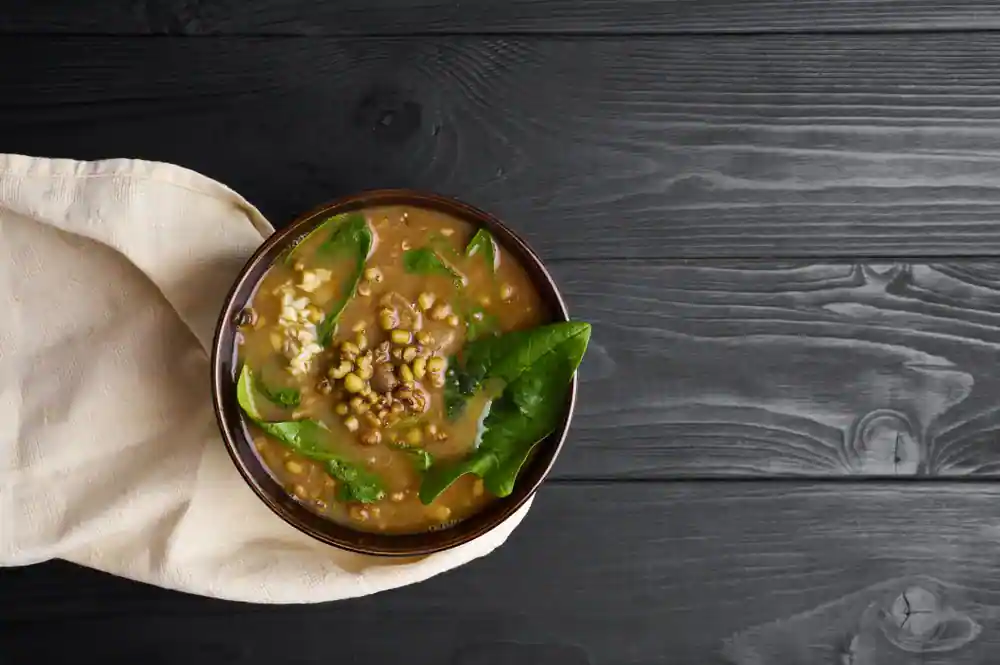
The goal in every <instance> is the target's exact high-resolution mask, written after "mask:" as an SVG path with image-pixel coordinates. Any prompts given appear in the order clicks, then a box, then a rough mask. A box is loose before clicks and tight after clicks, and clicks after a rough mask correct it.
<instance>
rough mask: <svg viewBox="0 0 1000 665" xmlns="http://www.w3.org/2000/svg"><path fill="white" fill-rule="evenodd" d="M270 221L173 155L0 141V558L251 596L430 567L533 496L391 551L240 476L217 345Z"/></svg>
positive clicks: (369, 585) (292, 593) (483, 549)
mask: <svg viewBox="0 0 1000 665" xmlns="http://www.w3.org/2000/svg"><path fill="white" fill-rule="evenodd" d="M271 232H272V228H271V226H270V224H269V223H268V222H267V220H266V219H264V217H263V216H262V215H261V214H260V212H259V211H258V210H257V209H256V208H254V206H252V205H251V204H249V203H248V202H247V201H246V200H245V199H243V198H242V197H241V196H239V195H238V194H236V193H235V192H233V191H232V190H230V189H229V188H227V187H225V186H224V185H222V184H220V183H218V182H215V181H213V180H211V179H209V178H206V177H205V176H202V175H200V174H198V173H195V172H193V171H190V170H187V169H184V168H181V167H177V166H173V165H170V164H162V163H153V162H145V161H141V160H127V159H114V160H106V161H97V162H78V161H73V160H65V159H40V158H31V157H25V156H20V155H0V261H2V267H0V298H2V299H3V300H2V301H3V315H2V316H0V422H3V423H5V424H6V426H5V427H4V428H0V565H8V566H9V565H24V564H29V563H34V562H39V561H44V560H46V559H50V558H63V559H67V560H70V561H74V562H76V563H79V564H82V565H85V566H90V567H93V568H97V569H100V570H104V571H106V572H109V573H112V574H116V575H121V576H124V577H129V578H132V579H136V580H141V581H144V582H149V583H151V584H156V585H159V586H163V587H167V588H172V589H178V590H183V591H187V592H191V593H196V594H201V595H207V596H214V597H219V598H227V599H234V600H242V601H249V602H317V601H325V600H335V599H340V598H348V597H353V596H359V595H365V594H368V593H373V592H377V591H381V590H385V589H390V588H394V587H398V586H403V585H406V584H411V583H414V582H418V581H421V580H423V579H426V578H428V577H431V576H433V575H435V574H437V573H439V572H442V571H445V570H449V569H451V568H454V567H456V566H458V565H461V564H463V563H465V562H467V561H469V560H471V559H474V558H477V557H479V556H482V555H484V554H486V553H488V552H490V551H492V550H493V549H494V548H496V547H497V546H498V545H500V544H501V543H502V542H503V541H504V540H505V539H506V538H507V536H508V535H509V534H510V532H511V531H512V530H513V529H514V528H515V527H516V525H517V524H518V523H519V522H520V520H521V519H522V518H523V517H524V515H525V514H526V513H527V510H528V508H529V506H525V507H523V508H522V509H521V510H520V511H518V513H517V514H516V515H514V516H513V517H511V518H510V519H509V520H508V521H507V522H505V523H504V524H503V525H501V526H499V527H497V528H496V529H494V530H493V531H492V532H490V533H489V534H486V535H485V536H483V537H481V538H479V539H477V540H476V541H473V542H471V543H468V544H466V545H463V546H461V547H458V548H455V549H453V550H450V551H447V552H441V553H438V554H434V555H431V556H427V557H421V558H415V559H408V560H397V559H383V558H377V557H367V556H363V555H358V554H353V553H348V552H343V551H340V550H336V549H334V548H331V547H329V546H326V545H323V544H320V543H318V542H316V541H313V540H312V539H310V538H308V537H306V536H304V535H302V534H300V533H299V532H298V531H296V530H295V529H293V528H292V527H290V526H288V525H286V524H285V523H284V522H283V521H281V520H280V519H279V518H278V517H277V516H275V515H273V514H272V513H271V512H270V511H269V510H268V509H267V508H266V507H265V506H264V505H263V504H262V503H261V502H260V501H259V500H258V499H257V498H256V496H255V495H254V494H253V493H252V492H251V490H250V489H249V488H247V487H246V485H245V484H244V482H243V480H242V479H241V478H240V476H239V474H238V473H237V472H236V470H235V468H234V467H233V465H232V463H231V462H230V460H229V458H228V456H227V455H226V452H225V449H224V446H223V444H222V441H221V438H220V436H219V433H218V428H217V426H216V423H215V419H214V415H213V412H212V408H211V400H210V394H209V382H208V376H209V367H208V349H209V347H210V344H211V340H212V335H213V332H214V327H215V323H216V319H217V316H218V312H219V310H220V308H221V304H222V302H223V300H224V298H225V295H226V293H227V292H228V290H229V288H230V286H231V285H232V282H233V280H234V279H235V277H236V275H237V273H238V272H239V270H240V268H241V267H242V266H243V264H244V262H245V261H246V260H247V258H249V256H250V254H251V253H252V252H253V251H254V250H255V249H256V247H257V246H258V245H259V244H260V242H261V241H262V240H263V238H265V237H266V236H267V235H268V234H270V233H271Z"/></svg>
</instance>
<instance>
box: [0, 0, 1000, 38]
mask: <svg viewBox="0 0 1000 665" xmlns="http://www.w3.org/2000/svg"><path fill="white" fill-rule="evenodd" d="M4 5H6V6H4ZM998 26H1000V9H998V7H997V6H996V3H992V2H987V1H985V0H964V1H960V0H951V1H950V2H932V1H931V0H902V1H901V0H867V1H865V2H854V1H851V0H697V1H693V0H587V1H586V2H580V1H579V0H507V1H506V2H496V1H495V0H464V1H463V2H452V1H449V0H338V1H337V2H315V1H314V0H254V2H245V1H244V0H200V1H198V2H193V1H192V0H147V1H144V2H136V1H135V0H103V1H102V2H95V3H80V2H78V1H77V0H47V1H46V2H21V1H19V0H5V2H3V3H0V32H8V33H35V34H65V33H71V34H102V35H103V34H181V35H206V34H207V35H214V34H269V35H322V34H333V35H345V34H366V35H384V34H408V33H425V34H426V33H442V32H444V33H475V32H488V33H511V32H517V33H536V32H543V33H581V32H587V33H598V34H605V33H629V32H642V33H657V34H678V33H682V34H683V33H734V32H735V33H738V32H815V31H818V30H819V31H821V30H857V31H877V30H957V29H971V30H981V29H984V28H996V27H998Z"/></svg>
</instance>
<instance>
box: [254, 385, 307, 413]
mask: <svg viewBox="0 0 1000 665" xmlns="http://www.w3.org/2000/svg"><path fill="white" fill-rule="evenodd" d="M256 384H257V385H256V388H257V392H259V393H260V394H261V395H263V396H264V397H266V398H267V399H268V400H270V401H271V403H273V404H277V405H278V406H280V407H283V408H286V409H294V408H295V407H297V406H298V405H299V404H301V403H302V393H301V392H300V391H299V389H298V388H272V387H271V386H268V385H267V384H265V383H264V380H263V379H262V378H260V377H257V381H256Z"/></svg>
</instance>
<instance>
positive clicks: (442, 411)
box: [237, 207, 589, 533]
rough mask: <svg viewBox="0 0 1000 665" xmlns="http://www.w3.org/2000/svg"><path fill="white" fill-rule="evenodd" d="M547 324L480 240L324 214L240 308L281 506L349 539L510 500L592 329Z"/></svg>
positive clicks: (254, 411) (249, 418)
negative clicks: (292, 505) (331, 524)
mask: <svg viewBox="0 0 1000 665" xmlns="http://www.w3.org/2000/svg"><path fill="white" fill-rule="evenodd" d="M549 319H550V313H549V312H548V311H546V309H545V307H544V305H543V303H542V300H541V298H540V296H539V293H538V292H537V291H536V289H535V287H534V285H533V283H532V281H531V279H530V278H529V276H528V274H527V272H526V271H525V270H524V268H523V267H522V266H520V265H519V264H518V263H517V262H516V261H515V260H514V258H513V257H512V256H511V255H510V254H509V253H508V252H507V250H506V249H504V248H503V247H502V246H500V245H499V244H498V243H496V242H495V240H494V239H493V238H492V237H491V236H490V235H489V233H488V232H487V231H486V230H484V229H476V228H473V227H471V226H470V225H469V224H467V223H466V222H464V221H462V220H459V219H456V218H453V217H451V216H448V215H446V214H444V213H441V212H438V211H434V210H429V209H422V208H414V207H382V208H370V209H366V210H363V211H359V212H352V213H346V214H343V215H337V216H334V217H332V218H331V219H329V220H327V221H325V222H324V223H323V224H321V225H320V226H319V227H317V229H316V230H315V231H313V232H311V233H310V234H309V235H308V236H306V237H305V238H304V239H303V240H302V241H300V242H299V243H298V244H297V245H296V246H295V247H293V248H292V249H291V250H290V251H288V252H286V253H285V254H284V255H283V256H282V257H280V258H279V259H278V260H277V261H276V262H275V263H274V264H273V265H272V266H271V267H270V268H269V270H268V272H267V273H266V274H265V276H264V278H263V279H262V280H261V282H260V284H259V285H258V286H257V289H256V292H255V294H254V297H253V299H252V302H251V303H250V305H249V306H248V307H247V308H246V309H244V310H243V311H242V312H241V313H240V317H239V321H238V324H239V325H240V334H239V335H238V348H237V352H238V355H239V360H240V362H241V366H242V369H241V373H240V377H239V381H238V387H237V394H238V397H239V401H240V405H241V407H242V408H243V411H244V415H245V421H246V422H247V425H248V431H249V432H250V435H251V436H252V438H253V442H254V446H255V448H256V450H257V451H258V454H259V455H260V458H261V460H262V461H263V463H264V464H265V466H266V467H267V468H268V469H269V470H270V472H271V473H272V474H273V475H274V476H275V478H277V479H278V480H279V481H280V482H281V483H282V485H283V486H284V487H285V488H286V489H287V491H288V492H289V493H290V494H291V495H292V496H294V497H295V498H296V499H297V500H299V501H300V502H302V503H303V504H304V505H306V506H308V507H309V508H310V509H311V510H313V511H314V512H317V513H319V514H321V515H323V516H325V517H327V518H329V519H332V520H334V521H336V522H339V523H342V524H345V525H348V526H350V527H351V528H354V529H359V530H364V531H374V532H384V533H415V532H420V531H426V530H430V529H435V528H441V527H444V526H447V525H449V524H452V523H454V522H455V521H457V520H461V519H463V518H466V517H468V516H469V515H471V514H473V513H475V512H476V511H479V510H481V509H482V508H483V507H484V506H486V505H487V504H488V503H489V502H490V501H493V500H495V499H496V497H497V496H505V495H506V494H508V493H509V492H510V490H511V488H512V483H513V482H514V479H515V478H516V475H517V473H518V471H519V469H520V467H521V465H523V464H524V461H525V460H526V459H527V458H528V457H529V455H530V451H531V448H532V447H533V446H534V444H535V443H537V441H539V440H541V439H543V438H544V437H545V435H547V434H548V433H549V432H551V431H552V429H554V428H555V426H556V425H557V423H558V419H559V417H560V413H561V412H563V411H564V410H565V395H566V390H568V385H569V382H570V380H571V378H572V373H573V371H575V369H576V366H577V364H578V363H579V360H580V357H582V353H583V349H585V347H586V342H587V338H588V337H589V326H587V325H586V324H575V323H563V324H550V325H542V324H546V323H547V322H548V321H549ZM574 326H575V327H574ZM581 342H582V346H581Z"/></svg>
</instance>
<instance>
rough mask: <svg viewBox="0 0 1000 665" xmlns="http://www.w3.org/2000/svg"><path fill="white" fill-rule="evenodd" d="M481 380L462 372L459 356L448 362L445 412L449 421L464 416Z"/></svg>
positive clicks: (445, 375) (445, 376)
mask: <svg viewBox="0 0 1000 665" xmlns="http://www.w3.org/2000/svg"><path fill="white" fill-rule="evenodd" d="M481 380H482V379H478V380H477V379H476V378H474V377H472V376H470V375H469V374H468V373H466V372H465V371H464V370H462V368H461V367H459V365H458V357H457V356H452V357H451V358H450V359H449V360H448V369H447V370H446V371H445V373H444V410H445V415H446V416H447V417H448V419H449V420H455V419H456V418H458V417H459V416H460V415H462V411H464V410H465V403H466V401H468V398H469V397H472V395H473V394H475V392H476V389H477V388H478V387H479V383H480V382H481Z"/></svg>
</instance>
